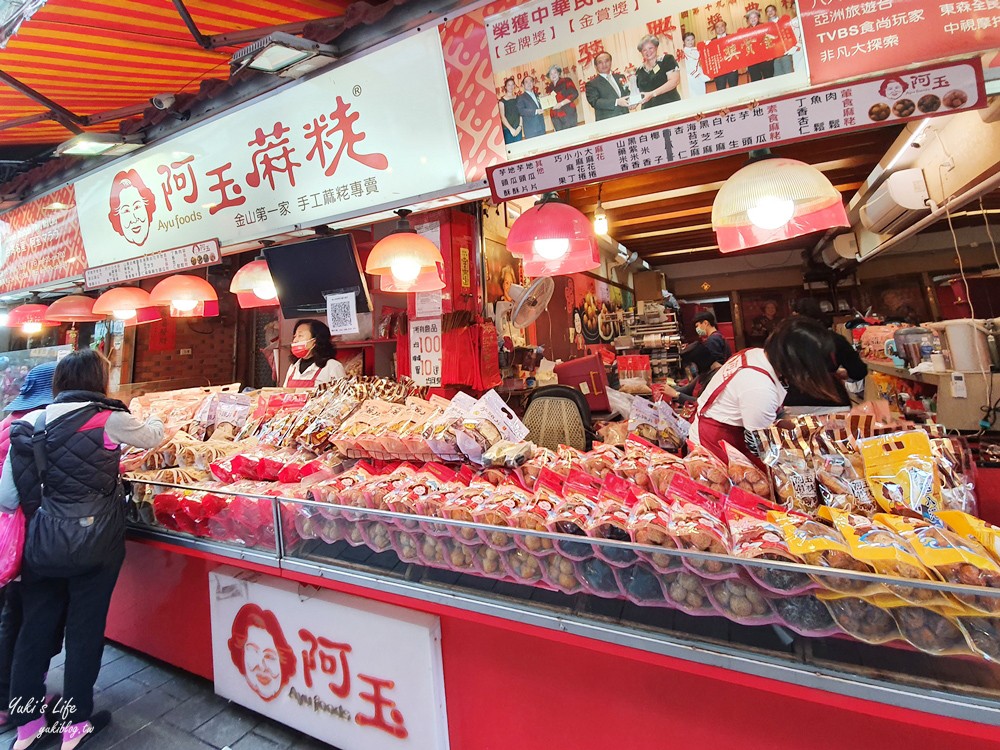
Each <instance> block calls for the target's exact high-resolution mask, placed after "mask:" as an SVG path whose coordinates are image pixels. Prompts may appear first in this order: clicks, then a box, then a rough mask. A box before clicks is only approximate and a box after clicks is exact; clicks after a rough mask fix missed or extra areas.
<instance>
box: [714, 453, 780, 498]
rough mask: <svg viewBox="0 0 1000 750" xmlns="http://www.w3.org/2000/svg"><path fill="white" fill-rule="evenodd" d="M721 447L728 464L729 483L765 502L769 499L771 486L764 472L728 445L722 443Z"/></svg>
mask: <svg viewBox="0 0 1000 750" xmlns="http://www.w3.org/2000/svg"><path fill="white" fill-rule="evenodd" d="M722 447H723V449H724V450H725V451H726V461H727V462H728V464H729V467H728V474H729V481H730V482H732V483H733V486H734V487H739V488H740V489H741V490H743V491H744V492H750V493H752V494H754V495H756V496H757V497H762V498H764V499H765V500H770V499H771V484H770V482H768V480H767V476H765V474H764V472H763V471H761V470H760V469H759V468H757V467H756V466H754V464H753V462H752V461H751V460H750V459H749V458H747V457H746V456H745V455H743V454H742V453H741V452H740V451H738V450H736V448H734V447H733V446H731V445H730V444H729V443H727V442H725V441H723V442H722Z"/></svg>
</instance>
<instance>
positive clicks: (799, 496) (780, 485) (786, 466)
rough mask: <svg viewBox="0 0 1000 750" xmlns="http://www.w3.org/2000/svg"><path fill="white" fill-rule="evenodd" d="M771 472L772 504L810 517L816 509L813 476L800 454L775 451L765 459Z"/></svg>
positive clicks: (788, 451) (814, 475) (817, 503)
mask: <svg viewBox="0 0 1000 750" xmlns="http://www.w3.org/2000/svg"><path fill="white" fill-rule="evenodd" d="M764 463H765V464H766V465H767V467H768V469H769V470H770V472H771V483H772V485H773V487H774V499H775V502H777V503H779V504H781V505H783V506H784V507H785V508H788V509H790V510H795V511H798V512H800V513H806V514H813V513H815V512H816V508H817V507H818V506H819V497H818V496H817V493H816V472H815V471H813V468H812V466H810V465H809V462H808V461H807V460H806V457H805V456H804V455H803V454H802V453H800V452H799V451H795V450H789V449H778V450H774V451H771V452H770V453H768V454H767V456H765V457H764Z"/></svg>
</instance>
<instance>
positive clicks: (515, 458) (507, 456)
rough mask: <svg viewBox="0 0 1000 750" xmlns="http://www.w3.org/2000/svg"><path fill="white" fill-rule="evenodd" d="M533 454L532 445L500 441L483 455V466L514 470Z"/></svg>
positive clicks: (533, 448)
mask: <svg viewBox="0 0 1000 750" xmlns="http://www.w3.org/2000/svg"><path fill="white" fill-rule="evenodd" d="M534 453H535V444H534V443H512V442H511V441H510V440H501V441H500V442H499V443H495V444H494V445H492V446H490V447H489V448H488V449H487V451H486V452H485V453H484V454H483V466H485V467H502V468H507V469H516V468H517V467H518V466H522V465H523V464H525V463H526V462H527V461H528V459H529V458H531V457H532V456H533V455H534Z"/></svg>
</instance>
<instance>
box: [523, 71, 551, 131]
mask: <svg viewBox="0 0 1000 750" xmlns="http://www.w3.org/2000/svg"><path fill="white" fill-rule="evenodd" d="M521 86H522V88H523V89H524V93H522V94H521V95H520V96H519V97H517V111H518V112H520V113H521V128H522V130H521V132H522V133H523V134H524V137H525V138H535V137H536V136H539V135H545V114H544V113H545V110H544V109H542V103H541V101H539V99H538V94H536V93H535V79H534V78H532V77H531V76H525V77H524V78H522V79H521Z"/></svg>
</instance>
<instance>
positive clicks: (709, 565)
mask: <svg viewBox="0 0 1000 750" xmlns="http://www.w3.org/2000/svg"><path fill="white" fill-rule="evenodd" d="M667 497H668V499H669V501H670V503H671V505H670V521H669V526H668V529H669V531H670V535H671V536H672V537H673V538H674V541H675V542H676V543H677V546H678V547H679V548H681V549H686V550H692V551H695V552H705V553H709V554H713V555H728V554H729V529H728V528H727V527H726V524H725V522H724V521H722V516H723V509H724V500H725V498H724V497H723V496H722V495H721V494H720V493H718V492H713V491H712V490H710V489H708V488H707V487H704V486H702V485H700V484H698V483H697V482H695V481H693V480H692V479H691V478H690V477H686V476H684V475H683V474H677V475H676V476H674V478H673V480H672V481H671V483H670V487H669V488H668V491H667ZM683 562H684V565H685V566H687V567H688V568H690V569H691V570H692V571H694V572H695V573H697V574H698V575H702V576H705V577H707V578H727V577H730V576H732V575H735V574H736V566H735V565H733V564H732V563H727V562H724V561H722V560H712V559H702V558H691V557H684V559H683Z"/></svg>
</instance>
